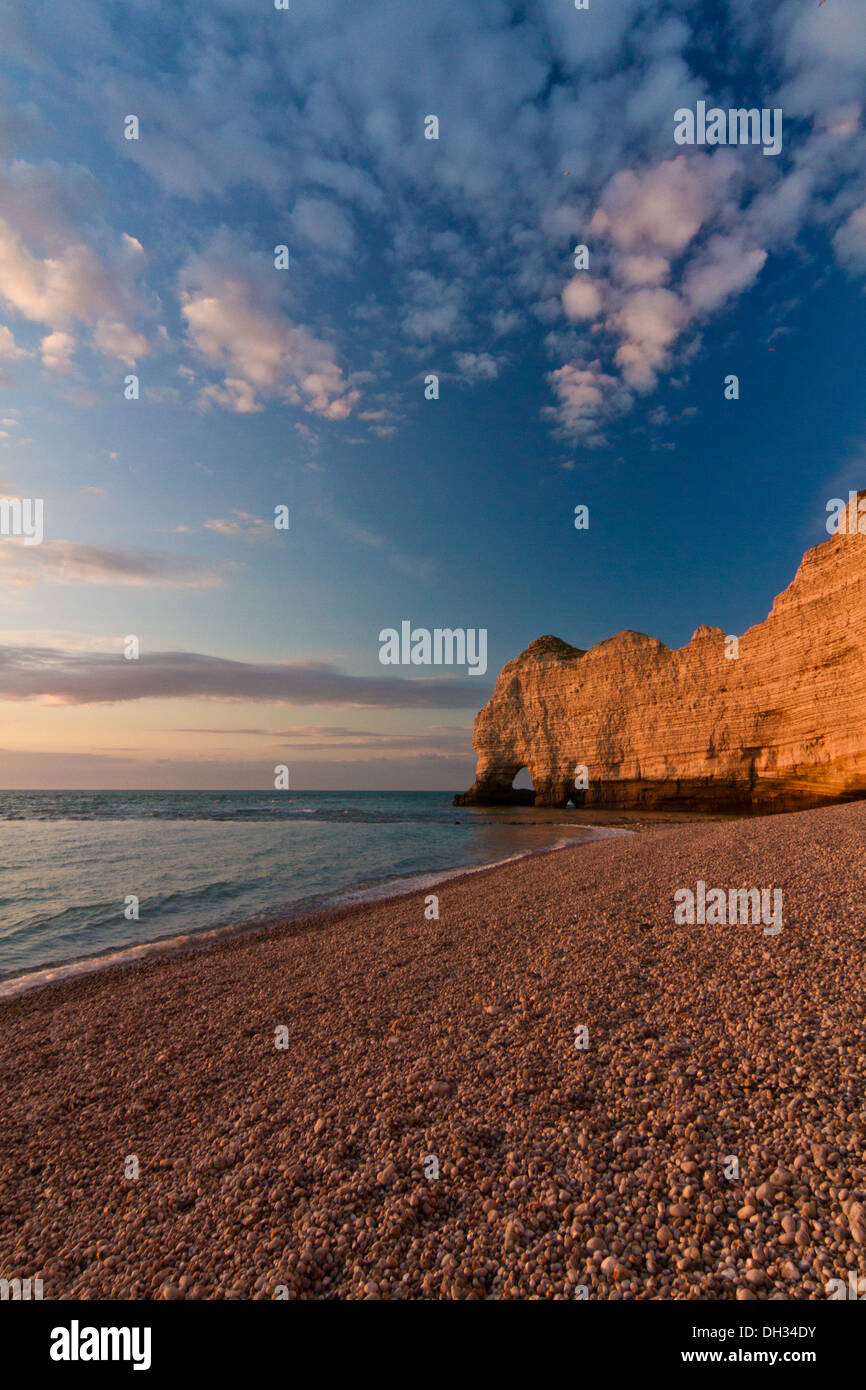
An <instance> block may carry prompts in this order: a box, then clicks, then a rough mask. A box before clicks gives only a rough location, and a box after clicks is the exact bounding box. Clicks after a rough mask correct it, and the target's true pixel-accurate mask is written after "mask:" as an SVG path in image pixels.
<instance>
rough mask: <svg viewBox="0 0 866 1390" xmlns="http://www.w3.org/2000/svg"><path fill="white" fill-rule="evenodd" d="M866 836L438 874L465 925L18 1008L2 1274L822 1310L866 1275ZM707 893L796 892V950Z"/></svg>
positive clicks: (80, 982)
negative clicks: (707, 910)
mask: <svg viewBox="0 0 866 1390" xmlns="http://www.w3.org/2000/svg"><path fill="white" fill-rule="evenodd" d="M864 844H866V803H854V804H850V805H846V806H839V807H832V808H828V809H823V810H817V811H806V812H801V813H799V814H784V815H778V816H773V817H769V818H766V819H747V820H742V821H735V822H727V823H724V824H702V825H686V826H676V827H666V828H662V829H650V830H647V831H645V832H643V833H641V834H639V835H634V836H631V837H623V838H620V839H614V840H608V841H604V842H599V843H595V844H589V845H583V846H580V847H576V848H569V849H565V850H561V851H559V852H557V853H553V854H547V855H541V856H537V857H534V858H530V859H525V860H523V861H520V862H517V863H514V864H508V865H504V866H501V867H498V868H494V869H490V870H486V871H484V872H481V873H475V874H470V875H464V876H462V877H460V878H455V879H452V880H450V881H448V882H446V883H443V884H440V885H439V886H438V889H437V893H438V899H439V917H438V920H435V919H433V920H431V919H429V918H428V916H426V915H425V894H424V893H416V894H412V895H409V896H406V897H402V898H398V899H394V900H391V901H389V902H384V903H382V902H378V903H373V904H367V905H363V906H359V907H355V908H352V909H351V910H348V911H344V912H340V913H332V914H330V915H327V916H323V917H320V918H317V919H313V920H311V921H308V922H306V923H300V924H299V923H292V924H288V925H286V926H285V927H278V928H275V929H271V930H269V931H267V932H266V933H265V932H259V933H256V934H253V935H248V936H234V937H231V938H228V939H226V940H225V941H221V942H219V943H218V944H216V945H214V944H208V945H206V946H202V947H201V948H199V949H195V950H189V951H184V952H181V953H175V954H173V955H168V956H165V957H164V958H159V957H157V958H152V959H148V960H145V961H143V962H141V963H138V964H135V965H130V966H125V967H121V968H113V969H109V970H106V971H103V972H101V973H97V974H92V975H87V976H83V977H80V978H77V979H72V980H68V981H65V982H63V983H58V984H52V985H49V986H46V987H45V988H41V989H35V990H32V991H30V992H29V993H25V994H22V995H20V996H19V997H17V998H13V999H10V1000H7V1001H5V1002H4V1003H2V1005H0V1035H2V1042H0V1086H2V1098H3V1130H4V1133H3V1144H2V1146H0V1277H3V1278H7V1279H12V1278H15V1277H20V1278H26V1277H36V1276H41V1277H42V1279H43V1280H44V1285H45V1297H46V1298H63V1299H87V1298H98V1297H103V1298H113V1299H125V1298H184V1297H192V1298H256V1297H258V1298H271V1297H274V1296H286V1295H287V1296H289V1297H292V1298H299V1297H300V1298H308V1297H312V1298H373V1299H375V1298H383V1299H388V1298H452V1299H455V1298H456V1299H462V1298H500V1297H505V1298H528V1297H545V1298H566V1297H568V1298H573V1297H579V1296H582V1289H585V1290H586V1292H587V1295H588V1296H589V1297H590V1298H630V1299H653V1298H656V1299H659V1298H660V1299H683V1298H701V1299H734V1298H746V1299H754V1298H757V1299H767V1298H780V1297H784V1298H796V1299H809V1298H822V1299H823V1298H825V1297H827V1296H828V1290H829V1289H830V1288H831V1287H833V1286H831V1285H830V1281H831V1280H833V1279H839V1280H843V1281H847V1280H848V1279H849V1277H850V1275H851V1274H852V1273H853V1274H854V1276H855V1277H863V1276H866V1213H864V1205H866V1196H864V1193H866V1153H864V1142H866V1141H864V1107H866V1068H864V1046H863V1042H864V1037H863V1027H864V1016H866V1007H864V1006H866V977H864V969H863V964H864V946H866V891H864V890H866V855H864ZM698 881H702V882H704V883H706V884H707V885H708V887H723V888H725V889H726V890H727V889H730V888H739V887H756V888H772V889H779V888H780V889H781V890H782V891H783V926H782V930H781V931H780V932H779V933H778V934H777V935H768V934H766V933H765V931H764V929H763V927H762V926H761V925H757V926H754V925H745V926H743V925H718V926H708V925H700V924H695V925H693V926H688V925H682V926H681V925H676V924H675V922H674V893H675V892H676V891H677V890H678V889H681V888H690V889H693V890H694V889H695V888H696V885H697V883H698ZM428 910H429V909H428ZM581 1028H585V1029H586V1030H587V1031H586V1034H583V1033H582V1032H580V1031H579V1030H580V1029H581ZM283 1029H284V1030H285V1031H279V1030H283ZM582 1040H583V1041H586V1043H587V1046H585V1047H580V1046H577V1045H576V1044H579V1043H580V1042H581V1041H582ZM278 1043H280V1044H281V1043H285V1046H278ZM136 1172H137V1176H135V1173H136Z"/></svg>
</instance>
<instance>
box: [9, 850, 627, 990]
mask: <svg viewBox="0 0 866 1390" xmlns="http://www.w3.org/2000/svg"><path fill="white" fill-rule="evenodd" d="M577 828H578V829H579V830H580V831H581V832H582V833H584V834H586V835H587V836H588V838H587V839H580V840H578V839H577V838H576V837H570V838H563V839H560V840H557V841H556V842H555V843H554V844H551V845H547V846H545V848H543V849H526V850H521V851H519V852H518V853H517V854H513V855H509V856H508V857H506V858H505V859H495V860H491V862H490V863H488V864H476V865H470V866H468V867H467V866H465V865H461V866H460V867H459V868H453V869H438V870H431V871H430V872H429V873H420V874H410V875H408V876H405V877H401V878H395V879H385V880H383V881H381V882H379V883H376V884H373V885H371V886H370V887H361V888H353V889H347V890H343V891H341V892H337V893H335V894H334V895H333V896H331V897H323V898H321V899H319V898H313V899H305V900H303V901H302V902H300V903H298V904H297V910H296V911H292V910H290V909H285V908H282V909H280V908H274V909H273V910H272V911H269V912H263V913H258V914H257V915H256V916H254V917H246V918H244V919H243V920H242V921H237V922H224V923H220V924H219V925H217V926H215V927H202V928H200V929H199V930H197V931H191V932H182V933H179V934H176V935H172V936H161V937H156V938H154V939H153V940H151V941H142V942H138V943H136V944H134V945H132V946H123V947H119V948H118V949H116V950H114V949H111V948H109V949H108V950H105V951H96V952H94V953H93V954H92V955H86V956H77V957H75V958H74V959H72V960H68V961H58V962H56V963H52V962H50V961H49V962H48V963H47V964H44V965H36V966H34V967H33V968H32V969H31V970H23V971H20V972H19V973H18V974H8V975H0V1004H2V1003H3V1002H4V1001H5V1000H7V999H16V998H17V997H18V996H19V995H20V994H24V993H26V992H28V991H29V990H31V989H41V988H42V987H43V986H47V985H55V984H62V983H63V982H64V981H66V980H74V979H79V978H80V977H81V976H83V975H92V974H96V973H101V972H102V971H104V970H114V969H122V968H123V967H124V966H128V965H134V964H135V963H136V962H137V961H141V960H147V959H150V958H153V957H156V958H160V957H162V956H163V955H166V956H170V955H174V954H176V953H177V952H178V951H188V950H195V949H196V948H197V947H198V946H199V945H200V946H201V947H202V949H206V948H207V947H208V946H213V945H218V944H219V942H220V941H221V940H222V939H223V938H225V939H226V940H228V939H230V938H232V937H235V936H250V935H254V934H256V933H259V932H268V931H272V930H278V929H279V928H280V927H284V926H289V925H293V926H297V927H302V926H306V925H309V926H314V925H315V924H316V922H317V920H318V919H319V918H320V917H327V918H329V919H330V918H332V917H334V916H335V915H339V914H340V913H341V912H342V911H348V910H349V909H350V908H352V907H355V906H365V905H367V904H372V903H380V902H381V903H385V902H390V901H391V900H392V899H395V898H401V897H406V896H409V895H412V894H414V893H418V892H421V891H423V890H424V889H425V888H433V887H435V886H436V884H438V883H446V882H449V881H450V880H452V879H455V878H461V877H463V875H464V874H479V873H483V872H484V871H485V870H487V869H496V868H500V867H501V866H503V865H505V864H516V863H519V862H520V860H522V859H529V858H534V857H535V856H536V855H541V854H555V853H557V852H558V851H560V850H563V849H571V848H578V847H579V846H580V845H584V844H592V843H594V842H596V841H598V840H606V839H612V838H614V839H615V838H616V837H617V836H619V835H628V834H633V833H636V832H635V831H630V830H626V829H624V828H621V827H615V826H593V825H589V824H580V825H578V827H577Z"/></svg>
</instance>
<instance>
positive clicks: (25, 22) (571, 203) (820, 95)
mask: <svg viewBox="0 0 866 1390" xmlns="http://www.w3.org/2000/svg"><path fill="white" fill-rule="evenodd" d="M863 18H864V16H863V7H862V0H826V3H824V4H821V5H819V4H818V3H817V0H779V2H778V3H772V0H768V3H765V4H761V5H755V4H754V0H726V3H720V2H718V0H714V3H695V0H665V3H658V0H590V3H589V8H588V9H586V10H577V9H575V7H574V4H573V3H572V0H536V3H532V4H525V5H524V4H512V3H506V2H505V0H471V3H467V2H466V0H459V3H458V0H441V3H439V4H436V5H432V6H427V5H424V4H421V3H419V2H418V0H411V3H410V0H290V7H289V8H288V9H287V10H282V9H281V10H277V9H276V8H275V7H274V5H273V4H272V3H271V0H208V3H206V4H202V3H189V0H166V3H162V0H122V3H121V2H120V0H115V2H114V3H113V2H112V0H75V3H70V4H64V5H57V4H55V3H53V2H52V0H7V3H5V4H4V5H3V6H2V8H0V54H2V58H0V499H2V498H4V497H5V498H7V499H11V498H20V499H42V501H43V505H44V534H43V539H42V540H41V543H39V544H28V543H26V538H25V537H23V536H21V535H16V534H2V535H0V586H2V587H0V602H2V612H0V786H3V787H7V788H24V787H34V788H52V787H56V788H78V787H81V788H91V787H92V788H99V787H102V788H110V787H118V788H149V787H150V788H168V787H190V788H196V787H200V788H241V787H246V788H251V789H257V788H260V789H263V790H267V789H268V788H270V787H271V786H272V785H273V775H274V772H273V770H274V767H275V766H276V765H277V764H285V765H286V766H287V767H288V768H289V770H290V779H291V785H292V786H294V787H297V788H299V789H300V788H315V787H321V788H370V789H378V788H413V787H418V788H439V789H447V790H454V791H456V790H461V789H463V788H465V787H466V786H468V785H469V783H470V782H471V781H472V777H473V773H474V755H473V752H472V747H471V731H472V721H473V717H474V715H475V713H476V712H477V711H478V709H480V708H481V706H482V705H483V704H484V702H485V700H486V699H487V698H488V696H489V694H490V691H491V689H492V684H493V681H494V679H495V677H496V675H497V673H498V671H499V670H500V669H501V667H502V665H503V664H504V663H505V662H506V661H508V660H510V659H511V658H512V657H514V656H516V655H517V654H518V653H519V652H520V651H521V650H523V649H524V648H525V647H526V646H527V645H528V644H529V642H531V641H532V640H533V639H534V638H536V637H538V636H540V635H542V634H546V633H553V634H555V635H557V636H559V637H561V638H563V639H565V640H566V641H567V642H569V643H571V644H573V645H575V646H578V647H582V648H586V647H589V646H591V645H592V644H593V643H595V642H597V641H601V640H603V639H604V638H606V637H609V636H611V635H613V634H614V633H616V632H618V631H620V630H622V629H623V628H632V629H636V630H638V631H642V632H647V633H650V634H651V635H652V636H655V637H659V638H660V639H661V640H662V641H664V642H666V643H667V644H668V645H669V646H671V647H679V646H682V645H683V644H684V643H686V642H688V641H689V639H690V637H691V635H692V633H693V632H694V630H695V629H696V628H697V627H698V626H700V625H701V624H704V623H709V624H711V625H712V626H717V627H721V628H723V629H724V630H725V632H726V633H732V634H737V633H742V632H743V631H744V630H745V629H746V628H747V627H749V626H751V625H752V624H754V623H756V622H760V621H762V620H763V619H764V618H765V617H766V615H767V613H768V612H769V609H770V607H771V605H772V601H773V598H774V596H775V595H776V594H777V593H778V592H780V591H781V590H782V589H784V588H785V587H786V586H787V585H788V584H789V583H790V581H791V580H792V578H793V576H794V574H795V572H796V568H797V565H798V563H799V560H800V557H801V555H802V553H803V551H804V550H805V549H806V548H807V547H809V546H811V545H815V544H817V543H819V542H820V541H821V540H822V539H824V538H825V537H826V529H825V521H826V515H827V511H826V507H827V502H828V501H829V499H831V498H833V497H836V496H843V497H844V496H846V495H847V491H848V489H849V488H855V487H863V486H864V483H866V448H864V443H866V393H864V390H863V362H864V353H863V347H864V314H863V309H864V298H863V294H864V283H866V133H864V105H866V24H864V22H863ZM700 101H705V102H706V103H707V105H708V107H719V108H722V109H725V110H726V109H728V108H729V107H737V108H739V107H745V108H760V109H764V108H766V109H769V110H775V109H778V110H780V111H781V112H782V148H781V151H780V152H779V153H778V154H777V155H766V154H764V152H763V149H762V147H761V145H760V144H743V145H698V144H693V145H682V144H678V143H677V142H676V141H675V139H674V133H675V112H677V111H678V110H681V109H685V108H690V109H696V106H697V103H698V102H700ZM130 116H134V117H135V118H136V121H137V132H135V133H137V136H138V138H137V139H136V138H126V137H127V135H128V134H130V133H132V132H133V130H134V126H135V123H132V124H131V123H130V121H129V117H130ZM431 116H435V117H436V119H437V121H438V132H437V133H438V139H431V138H427V136H428V134H430V133H431V132H432V130H433V129H434V127H433V125H432V124H431V122H430V120H429V119H428V118H429V117H431ZM579 245H582V246H586V248H587V251H588V255H589V264H588V267H586V268H580V269H578V268H576V266H575V259H576V258H575V248H576V247H577V246H579ZM277 247H285V248H286V251H287V253H288V256H287V258H288V266H287V267H286V268H278V266H277V264H276V262H277V261H278V260H280V259H282V260H285V259H286V257H285V255H283V256H282V257H280V256H279V255H277V254H276V248H277ZM731 375H735V376H736V377H737V378H738V383H739V396H738V398H737V399H727V398H726V393H725V382H726V378H728V377H729V376H731ZM431 376H435V377H436V378H437V379H438V398H435V399H430V398H428V396H429V395H430V392H431V387H430V385H429V379H430V377H431ZM130 377H135V378H137V381H138V399H129V398H128V393H129V391H130V389H132V388H130V386H129V380H130ZM577 506H586V507H588V508H589V525H588V527H587V528H586V529H582V530H578V529H576V528H575V525H574V517H575V507H577ZM280 507H284V508H288V517H289V525H288V527H287V528H284V529H277V528H276V527H275V525H274V518H275V514H276V513H275V509H277V508H280ZM7 529H8V528H7ZM403 621H409V622H410V623H411V624H412V627H413V629H414V628H419V629H420V628H426V629H429V630H433V629H435V628H437V627H439V628H452V629H457V628H463V629H475V630H479V629H484V630H485V631H486V633H487V643H488V654H487V671H486V673H484V674H471V673H470V672H469V671H468V670H467V669H466V667H465V666H463V667H459V666H455V667H451V668H446V667H443V666H438V667H434V666H431V667H426V668H425V667H421V666H399V667H395V666H389V665H383V664H382V663H381V661H380V659H379V657H380V639H379V634H380V632H382V631H383V630H384V629H386V628H395V629H399V628H400V625H401V623H402V622H403ZM129 637H135V638H136V639H137V642H138V652H139V654H138V658H137V659H128V657H127V655H126V654H125V652H126V651H128V650H130V648H129V645H128V643H127V639H128V638H129Z"/></svg>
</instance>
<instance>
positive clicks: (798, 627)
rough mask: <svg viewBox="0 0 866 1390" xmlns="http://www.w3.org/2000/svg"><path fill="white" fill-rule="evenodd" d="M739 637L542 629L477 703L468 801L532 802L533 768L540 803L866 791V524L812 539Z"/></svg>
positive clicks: (698, 804)
mask: <svg viewBox="0 0 866 1390" xmlns="http://www.w3.org/2000/svg"><path fill="white" fill-rule="evenodd" d="M860 496H861V497H862V496H863V494H862V493H861V494H860ZM729 650H731V646H730V644H729V643H728V642H727V641H726V634H725V633H724V632H722V631H721V629H719V628H712V627H699V628H698V630H697V632H696V633H695V634H694V636H693V637H692V640H691V641H690V642H689V643H688V644H687V645H686V646H684V647H681V648H680V649H679V650H678V651H671V650H670V649H669V648H668V647H666V646H665V645H664V643H662V642H659V641H657V640H656V639H655V638H653V637H647V636H645V635H644V634H643V633H640V632H620V633H619V634H618V635H617V636H616V637H611V638H609V639H608V640H607V641H604V642H599V643H598V645H597V646H595V647H592V648H591V649H590V650H589V651H581V650H579V649H578V648H576V647H570V646H568V644H567V643H565V642H562V641H560V639H559V638H557V637H540V638H538V640H537V641H535V642H532V643H531V644H530V645H529V646H528V647H527V649H526V651H525V652H522V653H521V654H520V656H518V657H516V658H515V659H514V660H513V661H509V662H508V664H507V665H506V666H505V667H504V668H503V670H502V673H501V674H500V676H499V679H498V680H497V682H496V686H495V688H494V691H493V695H492V696H491V698H490V700H489V701H488V703H487V705H485V707H484V709H483V710H481V712H480V714H479V715H478V716H477V718H476V720H475V731H474V736H473V744H474V747H475V750H476V752H477V754H478V767H477V772H476V778H475V783H474V785H473V786H472V788H471V789H470V790H469V791H468V792H466V793H465V794H464V795H463V796H460V797H457V798H456V801H457V802H458V803H459V804H471V803H473V802H475V803H482V802H488V803H489V802H509V801H514V800H516V799H519V800H526V799H527V798H526V794H524V795H523V796H522V797H521V796H519V795H518V794H516V793H515V792H514V790H513V789H512V782H513V780H514V778H515V775H516V774H517V773H518V772H519V771H520V770H521V769H522V768H524V767H525V768H528V770H529V773H530V775H531V777H532V782H533V786H534V789H535V793H534V802H535V805H536V806H565V805H567V804H568V802H569V801H571V802H573V803H574V804H575V805H578V806H583V805H586V806H591V805H615V806H622V807H643V808H648V807H677V806H679V807H681V808H682V809H688V808H695V809H700V808H704V807H706V808H707V809H720V808H721V809H730V810H749V809H752V810H762V811H766V810H789V809H796V808H799V807H805V806H816V805H820V804H822V803H826V802H832V801H840V800H846V799H852V798H856V797H861V796H866V535H860V534H856V533H852V532H851V531H850V530H840V531H839V532H838V533H837V534H836V535H834V536H831V537H830V538H829V539H828V540H826V541H824V542H823V543H822V544H821V545H817V546H815V547H814V548H813V549H812V550H809V551H807V552H806V554H805V556H804V557H803V560H802V563H801V565H800V568H799V570H798V571H797V574H796V577H795V579H794V581H793V583H792V584H790V585H789V587H788V588H787V589H786V590H785V591H784V593H782V594H780V595H779V597H778V598H777V599H776V601H775V603H774V604H773V608H772V611H771V613H770V614H769V616H768V617H767V619H766V620H765V621H764V622H762V623H758V624H757V625H756V626H755V627H753V628H750V629H749V630H748V632H746V633H744V634H743V636H742V637H740V638H739V655H738V656H736V657H729V656H727V655H726V651H729ZM579 767H585V768H586V769H587V773H586V776H587V777H588V786H587V787H586V788H585V789H583V788H578V787H576V785H575V783H576V781H580V780H581V774H578V775H577V777H576V775H575V773H576V769H577V768H579ZM530 796H531V794H530Z"/></svg>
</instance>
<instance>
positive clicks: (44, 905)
mask: <svg viewBox="0 0 866 1390" xmlns="http://www.w3.org/2000/svg"><path fill="white" fill-rule="evenodd" d="M451 800H452V793H450V792H438V791H434V792H431V791H415V792H374V791H368V792H362V791H352V792H333V791H328V792H325V791H313V792H289V791H285V792H270V793H268V792H265V793H262V792H246V791H240V792H236V791H232V792H207V791H187V792H177V791H173V792H162V791H150V792H148V791H136V792H121V791H80V792H71V791H52V792H43V791H8V792H2V791H0V995H8V994H10V993H15V992H17V991H18V990H19V989H20V988H23V987H26V986H28V985H33V984H36V983H41V982H43V981H44V980H48V979H56V978H59V977H62V976H64V975H66V974H70V973H74V972H75V971H76V970H81V969H83V968H94V967H95V966H100V965H102V964H105V963H106V962H107V961H113V960H117V959H124V958H127V957H134V956H135V955H138V954H143V953H147V951H148V949H151V950H152V949H153V948H154V943H162V944H163V945H164V944H165V943H166V942H168V941H171V940H173V939H175V938H178V939H183V938H186V937H192V936H194V935H195V934H196V933H201V932H205V931H213V930H214V929H215V928H219V929H232V928H238V927H240V926H241V925H245V924H249V925H251V926H259V925H265V926H266V925H268V924H269V923H272V922H276V921H278V920H280V921H283V920H286V919H287V918H290V917H298V916H303V915H306V914H308V913H310V912H313V911H316V910H317V909H320V908H324V907H328V906H331V905H339V904H343V903H346V904H348V903H352V902H356V901H361V900H363V899H364V898H375V897H387V896H390V895H391V894H394V893H399V892H408V891H409V890H411V889H413V888H423V887H425V886H428V885H429V886H430V887H431V888H432V887H433V886H434V885H435V884H436V883H438V882H441V881H443V880H444V879H446V878H447V877H449V876H450V875H453V874H455V873H461V872H465V871H467V870H472V869H478V868H480V867H482V866H485V865H490V864H497V863H503V862H506V861H508V860H512V859H517V858H520V857H522V856H524V855H527V854H536V853H539V852H541V851H544V850H550V849H555V848H561V847H563V846H564V845H567V844H572V843H579V842H581V841H587V840H590V839H593V838H596V837H599V836H602V837H603V836H606V835H609V834H615V833H620V834H621V833H623V832H622V831H616V830H611V829H609V828H606V827H604V826H601V827H592V826H588V825H586V824H581V823H577V822H575V821H574V820H572V819H570V816H569V812H568V811H538V810H535V809H534V808H532V807H529V808H523V807H507V808H498V807H496V808H485V807H463V806H461V807H455V806H453V805H451Z"/></svg>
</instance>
